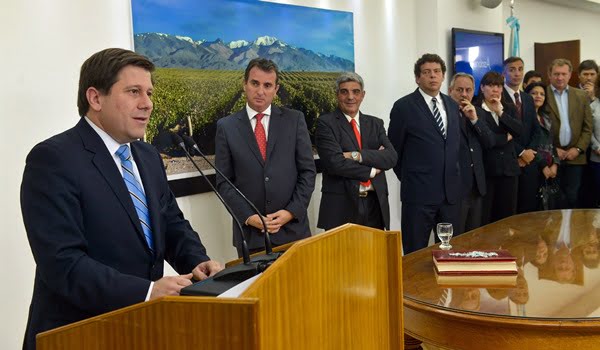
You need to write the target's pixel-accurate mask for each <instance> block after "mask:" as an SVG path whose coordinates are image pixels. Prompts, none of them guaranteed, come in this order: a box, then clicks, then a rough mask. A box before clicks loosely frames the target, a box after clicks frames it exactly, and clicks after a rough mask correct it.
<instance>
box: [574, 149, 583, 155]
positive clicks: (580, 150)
mask: <svg viewBox="0 0 600 350" xmlns="http://www.w3.org/2000/svg"><path fill="white" fill-rule="evenodd" d="M575 149H576V150H577V152H579V154H581V153H583V150H582V149H581V148H579V147H575Z"/></svg>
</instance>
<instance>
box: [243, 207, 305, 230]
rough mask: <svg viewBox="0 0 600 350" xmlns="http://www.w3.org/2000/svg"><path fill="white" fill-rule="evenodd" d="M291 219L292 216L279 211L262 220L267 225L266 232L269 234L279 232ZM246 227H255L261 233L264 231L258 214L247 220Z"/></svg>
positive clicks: (283, 210) (287, 212) (284, 211)
mask: <svg viewBox="0 0 600 350" xmlns="http://www.w3.org/2000/svg"><path fill="white" fill-rule="evenodd" d="M293 218H294V215H292V213H290V212H289V211H287V210H285V209H281V210H278V211H276V212H274V213H272V214H267V216H263V220H265V224H266V225H267V232H269V233H277V232H279V230H280V229H281V227H282V226H283V225H285V224H287V223H288V222H290V221H291V220H292V219H293ZM246 225H248V226H252V227H256V228H257V229H259V230H261V231H263V232H264V230H265V228H264V226H263V224H262V221H261V220H260V217H259V216H258V214H254V215H252V216H250V217H249V218H248V220H246Z"/></svg>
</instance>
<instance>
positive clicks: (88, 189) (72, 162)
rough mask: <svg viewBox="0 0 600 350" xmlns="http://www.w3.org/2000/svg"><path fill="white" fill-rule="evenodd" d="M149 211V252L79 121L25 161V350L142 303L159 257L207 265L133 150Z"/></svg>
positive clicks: (182, 265) (146, 159)
mask: <svg viewBox="0 0 600 350" xmlns="http://www.w3.org/2000/svg"><path fill="white" fill-rule="evenodd" d="M131 149H132V155H133V158H134V159H135V162H136V164H137V167H138V169H139V172H140V176H141V179H142V183H143V186H144V190H145V192H146V197H147V198H146V199H147V203H148V207H149V210H150V217H151V226H152V233H153V235H154V246H155V252H154V253H152V252H151V251H150V250H149V248H148V247H147V244H146V240H145V238H144V234H143V232H142V228H141V226H140V222H139V219H138V216H137V214H136V211H135V208H134V207H133V202H132V201H131V197H130V196H129V192H128V190H127V187H126V186H125V183H124V181H123V178H122V176H121V173H120V172H119V170H118V168H117V166H116V164H115V162H114V160H113V158H112V155H110V154H109V152H108V150H107V148H106V146H105V144H104V143H103V141H102V139H101V138H100V136H99V135H98V134H97V133H96V132H95V131H94V130H93V129H92V127H91V126H90V125H89V124H88V123H87V121H86V120H85V119H83V118H82V119H81V120H80V121H79V123H78V124H77V125H76V126H75V127H74V128H72V129H70V130H67V131H66V132H63V133H62V134H59V135H56V136H54V137H52V138H50V139H48V140H46V141H44V142H42V143H40V144H38V145H37V146H35V147H34V148H33V150H32V151H31V152H30V153H29V155H28V156H27V164H26V166H25V172H24V174H23V182H22V185H21V209H22V212H23V221H24V223H25V228H26V230H27V236H28V238H29V244H30V245H31V250H32V252H33V256H34V258H35V261H36V273H35V285H34V292H33V298H32V301H31V306H30V309H29V320H28V322H27V333H26V337H25V345H24V348H26V349H33V348H34V347H35V335H36V334H37V333H39V332H42V331H45V330H49V329H52V328H55V327H58V326H62V325H66V324H68V323H72V322H75V321H79V320H82V319H85V318H88V317H92V316H96V315H98V314H101V313H105V312H108V311H112V310H115V309H119V308H122V307H125V306H128V305H132V304H135V303H139V302H143V301H144V299H145V298H146V294H147V292H148V289H149V286H150V281H155V280H157V279H159V278H161V277H162V274H163V263H164V259H166V260H167V261H168V262H169V264H171V265H172V266H173V267H174V268H175V269H176V270H177V272H179V273H181V274H184V273H190V272H191V271H192V269H193V268H194V267H195V266H196V265H197V264H199V263H200V262H202V261H206V260H209V258H208V256H206V250H205V248H204V246H203V245H202V243H201V242H200V239H199V238H198V234H197V233H196V232H194V231H193V230H192V228H191V226H190V224H189V223H188V221H187V220H185V219H184V218H183V214H182V213H181V211H180V210H179V207H178V206H177V202H176V201H175V197H174V196H173V193H172V192H171V190H170V189H169V186H168V183H167V177H166V174H165V171H164V167H163V162H162V160H161V158H160V155H159V154H158V152H157V151H156V149H155V148H154V147H153V146H151V145H148V144H146V143H143V142H139V141H136V142H132V143H131Z"/></svg>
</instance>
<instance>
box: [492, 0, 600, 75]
mask: <svg viewBox="0 0 600 350" xmlns="http://www.w3.org/2000/svg"><path fill="white" fill-rule="evenodd" d="M505 2H506V4H505V6H504V9H503V11H504V16H503V17H504V18H506V17H508V16H510V7H509V6H508V1H505ZM516 3H517V4H516V6H515V16H516V17H517V18H519V19H520V22H521V42H522V46H521V57H522V58H523V60H524V61H525V69H526V70H530V69H534V65H535V62H534V50H533V44H534V43H536V42H537V43H548V42H556V41H567V40H577V39H579V40H581V60H585V59H595V60H596V62H600V45H598V34H599V33H600V13H599V12H590V11H585V10H579V9H574V8H570V7H563V6H558V5H554V4H549V3H547V2H542V1H539V0H518V1H516ZM504 28H505V33H506V35H505V40H508V38H510V34H509V31H508V29H507V28H508V27H507V26H506V25H504ZM573 65H574V66H575V67H577V65H579V62H573ZM541 73H544V72H541Z"/></svg>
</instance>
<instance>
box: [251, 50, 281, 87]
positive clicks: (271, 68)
mask: <svg viewBox="0 0 600 350" xmlns="http://www.w3.org/2000/svg"><path fill="white" fill-rule="evenodd" d="M254 67H258V69H260V70H262V71H263V72H275V85H278V84H279V68H277V64H275V62H273V61H271V60H268V59H266V58H261V57H258V58H254V59H252V60H251V61H250V62H248V66H247V67H246V71H245V72H244V82H245V83H247V82H248V77H249V76H250V70H251V69H252V68H254Z"/></svg>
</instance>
